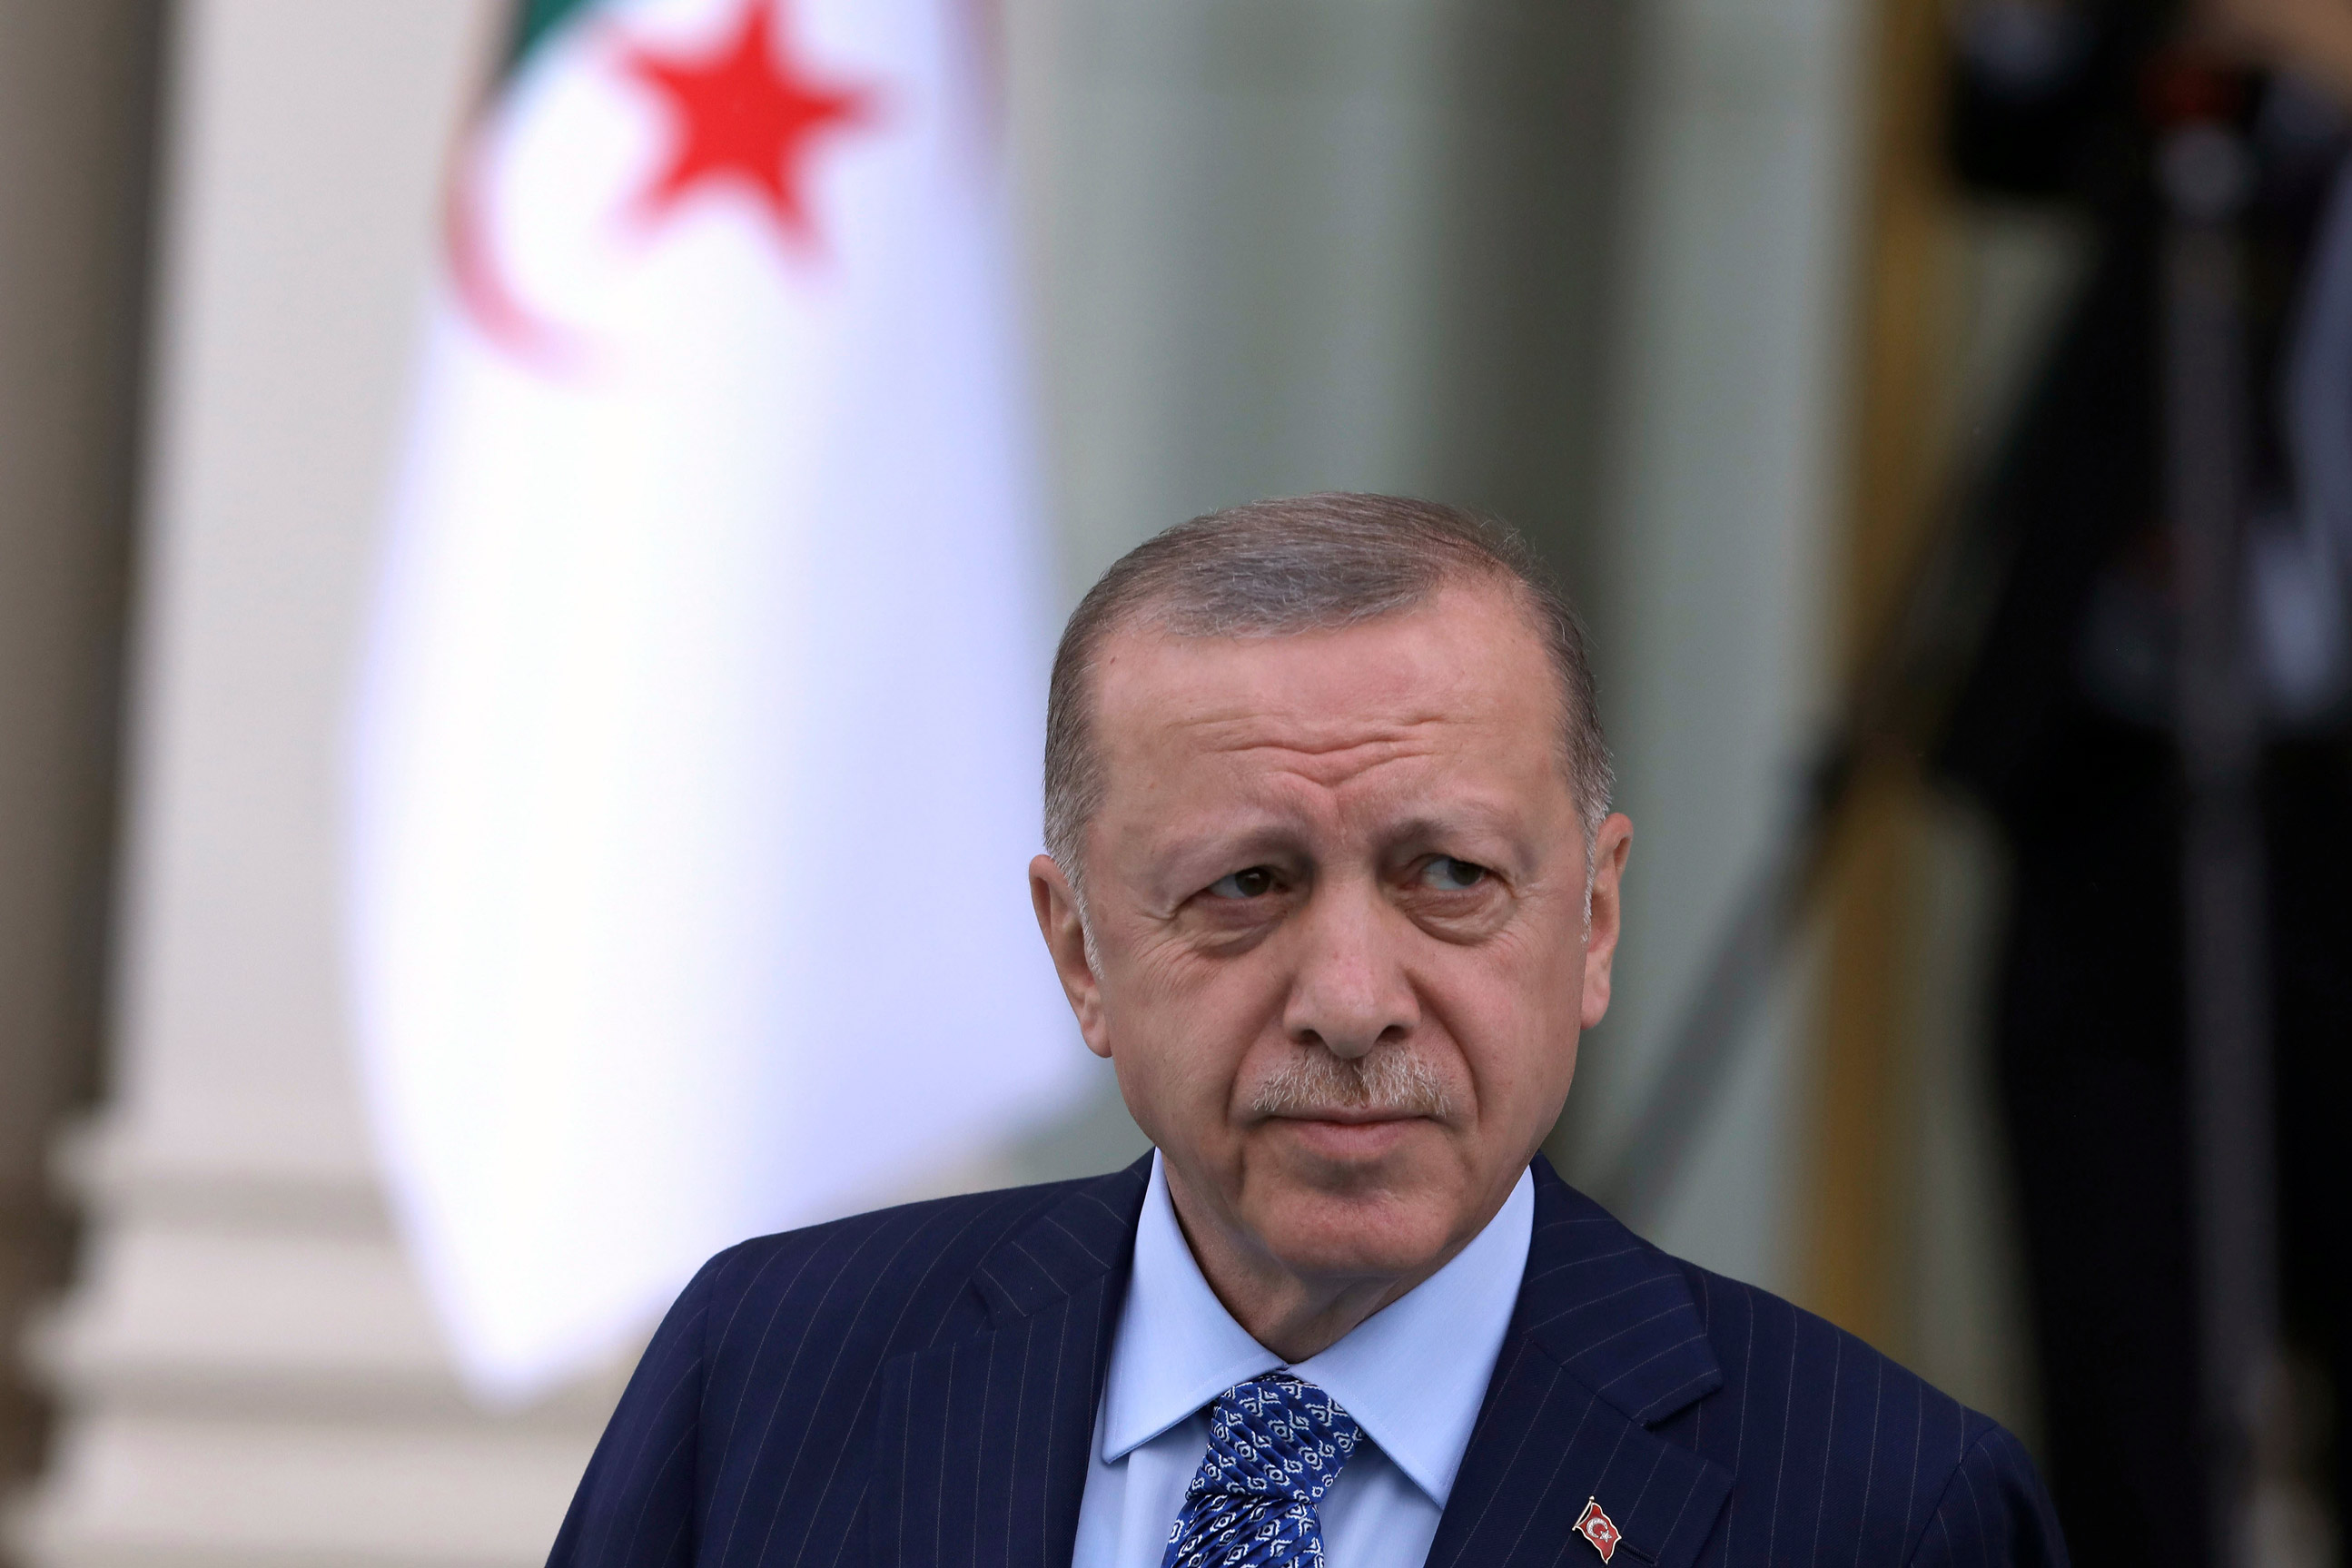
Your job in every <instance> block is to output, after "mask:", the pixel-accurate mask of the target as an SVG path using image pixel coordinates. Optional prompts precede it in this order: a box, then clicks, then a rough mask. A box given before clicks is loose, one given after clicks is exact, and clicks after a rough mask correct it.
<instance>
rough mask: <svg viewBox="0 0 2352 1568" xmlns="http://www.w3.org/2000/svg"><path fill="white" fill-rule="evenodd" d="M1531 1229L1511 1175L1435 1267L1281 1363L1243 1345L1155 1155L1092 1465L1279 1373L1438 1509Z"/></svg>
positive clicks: (1526, 1184) (1505, 1323)
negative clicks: (1315, 1390) (1492, 1204)
mask: <svg viewBox="0 0 2352 1568" xmlns="http://www.w3.org/2000/svg"><path fill="white" fill-rule="evenodd" d="M1534 1228H1535V1183H1534V1180H1533V1178H1531V1177H1530V1176H1528V1174H1527V1173H1526V1172H1524V1171H1522V1172H1520V1173H1519V1179H1518V1181H1517V1183H1516V1184H1515V1185H1514V1186H1512V1188H1511V1193H1510V1196H1509V1197H1507V1198H1506V1199H1504V1201H1503V1207H1502V1208H1501V1210H1500V1211H1499V1212H1498V1213H1496V1216H1495V1218H1493V1219H1491V1220H1489V1221H1488V1222H1487V1224H1486V1228H1485V1229H1484V1230H1481V1231H1480V1232H1479V1233H1478V1234H1477V1235H1476V1236H1475V1237H1474V1238H1473V1239H1471V1242H1470V1244H1469V1245H1468V1246H1467V1247H1465V1248H1464V1249H1462V1250H1461V1251H1460V1252H1458V1253H1456V1254H1455V1255H1454V1259H1453V1260H1452V1261H1451V1262H1449V1263H1447V1264H1446V1265H1445V1267H1444V1268H1443V1269H1440V1270H1438V1271H1437V1272H1436V1273H1434V1274H1433V1275H1431V1276H1430V1277H1429V1278H1428V1279H1426V1280H1424V1281H1422V1282H1421V1283H1420V1284H1419V1285H1417V1286H1415V1287H1414V1288H1413V1289H1412V1290H1411V1291H1407V1292H1406V1293H1405V1294H1404V1295H1402V1296H1401V1297H1399V1298H1398V1299H1397V1300H1396V1301H1391V1302H1390V1303H1389V1305H1387V1306H1386V1307H1384V1308H1382V1309H1381V1311H1380V1312H1375V1313H1374V1314H1372V1316H1370V1318H1367V1319H1366V1320H1364V1322H1362V1323H1360V1324H1359V1325H1358V1326H1357V1327H1356V1328H1355V1330H1354V1331H1353V1332H1352V1333H1349V1334H1348V1335H1347V1337H1345V1338H1344V1339H1342V1340H1340V1341H1339V1343H1337V1344H1335V1345H1333V1346H1331V1347H1330V1348H1329V1349H1328V1350H1326V1351H1324V1352H1323V1353H1322V1354H1319V1355H1316V1356H1312V1357H1309V1358H1308V1359H1307V1360H1306V1361H1302V1362H1299V1363H1297V1364H1291V1363H1287V1362H1285V1361H1284V1360H1283V1359H1282V1358H1281V1357H1280V1356H1278V1355H1276V1354H1274V1353H1273V1352H1272V1351H1270V1350H1268V1349H1266V1348H1265V1346H1264V1345H1262V1344H1260V1343H1257V1341H1255V1340H1254V1339H1252V1338H1251V1337H1250V1335H1249V1332H1248V1331H1247V1330H1245V1329H1244V1328H1243V1327H1242V1326H1241V1324H1239V1323H1238V1322H1234V1316H1233V1314H1232V1313H1231V1312H1227V1311H1225V1308H1224V1303H1223V1302H1222V1301H1218V1300H1217V1296H1216V1292H1215V1291H1212V1290H1210V1289H1209V1282H1208V1281H1207V1280H1205V1279H1203V1278H1202V1274H1201V1267H1200V1265H1199V1264H1198V1263H1197V1262H1195V1261H1194V1260H1193V1258H1192V1249H1191V1248H1190V1247H1188V1246H1187V1245H1185V1241H1184V1232H1183V1230H1182V1228H1181V1227H1179V1226H1178V1224H1177V1223H1176V1208H1175V1206H1174V1205H1173V1204H1172V1203H1171V1202H1170V1201H1169V1197H1168V1178H1167V1175H1166V1173H1165V1171H1164V1169H1163V1167H1162V1165H1161V1162H1160V1156H1159V1155H1156V1154H1155V1155H1153V1156H1152V1161H1151V1184H1150V1188H1149V1189H1148V1190H1147V1191H1146V1192H1145V1194H1144V1198H1143V1212H1142V1214H1141V1215H1140V1216H1139V1218H1138V1220H1137V1224H1136V1232H1135V1265H1134V1273H1133V1276H1132V1278H1131V1279H1130V1281H1129V1285H1128V1291H1127V1301H1126V1304H1125V1305H1124V1306H1123V1307H1122V1308H1121V1309H1120V1312H1119V1322H1118V1341H1117V1342H1116V1343H1115V1344H1114V1346H1113V1347H1112V1350H1111V1364H1110V1369H1109V1375H1108V1379H1107V1381H1106V1383H1105V1385H1104V1389H1103V1424H1102V1440H1103V1449H1102V1457H1103V1458H1104V1460H1105V1461H1106V1462H1116V1461H1117V1460H1119V1459H1122V1458H1126V1457H1127V1456H1128V1455H1129V1453H1131V1452H1133V1451H1134V1450H1135V1449H1137V1448H1140V1447H1142V1446H1143V1445H1144V1444H1145V1443H1148V1442H1150V1440H1151V1439H1152V1438H1154V1437H1158V1436H1160V1433H1162V1432H1165V1431H1166V1430H1168V1428H1170V1427H1173V1426H1175V1425H1176V1424H1177V1423H1178V1422H1180V1421H1182V1420H1183V1419H1185V1418H1186V1417H1187V1416H1191V1415H1192V1413H1193V1412H1194V1411H1195V1410H1198V1409H1199V1408H1201V1406H1203V1405H1206V1404H1207V1403H1208V1402H1209V1401H1210V1400H1212V1399H1213V1398H1215V1397H1216V1396H1218V1395H1219V1394H1222V1393H1223V1392H1224V1391H1225V1390H1226V1389H1228V1388H1230V1387H1232V1386H1233V1385H1234V1384H1236V1383H1239V1382H1241V1381H1243V1380H1244V1379H1245V1378H1250V1377H1255V1376H1257V1375H1259V1374H1261V1373H1265V1372H1273V1371H1287V1372H1293V1373H1296V1374H1297V1375H1298V1376H1300V1377H1302V1378H1305V1379H1306V1380H1307V1382H1309V1383H1312V1384H1314V1385H1316V1386H1318V1387H1319V1388H1321V1389H1323V1390H1324V1391H1325V1392H1326V1393H1328V1394H1329V1395H1330V1396H1331V1397H1332V1398H1334V1399H1336V1400H1338V1401H1339V1404H1340V1405H1341V1406H1344V1407H1345V1408H1346V1410H1347V1411H1348V1413H1349V1415H1350V1416H1354V1417H1355V1418H1356V1421H1357V1424H1358V1425H1360V1427H1363V1429H1364V1431H1365V1433H1366V1434H1367V1435H1368V1436H1369V1437H1370V1438H1371V1439H1372V1441H1373V1442H1375V1443H1377V1444H1379V1445H1380V1447H1381V1452H1383V1453H1385V1454H1387V1455H1388V1457H1389V1458H1391V1459H1392V1460H1394V1461H1395V1462H1396V1466H1397V1468H1398V1469H1401V1470H1402V1471H1404V1473H1405V1474H1406V1475H1407V1476H1409V1477H1411V1478H1412V1482H1413V1484H1414V1485H1415V1486H1418V1487H1419V1488H1420V1489H1421V1490H1423V1492H1424V1493H1426V1494H1427V1495H1428V1497H1429V1500H1431V1501H1432V1502H1433V1503H1435V1504H1436V1505H1437V1506H1438V1507H1440V1508H1444V1506H1445V1500H1446V1497H1447V1495H1448V1494H1449V1493H1450V1492H1451V1491H1452V1490H1454V1472H1455V1471H1456V1470H1458V1469H1461V1466H1462V1454H1463V1451H1464V1450H1465V1448H1468V1447H1469V1446H1470V1430H1471V1428H1472V1427H1474V1426H1475V1424H1476V1423H1477V1419H1478V1406H1479V1405H1480V1404H1481V1403H1482V1402H1483V1401H1484V1400H1485V1398H1486V1385H1487V1382H1488V1380H1489V1379H1491V1378H1492V1377H1493V1375H1494V1371H1495V1359H1496V1356H1497V1355H1499V1354H1501V1353H1502V1348H1503V1336H1504V1334H1505V1333H1506V1332H1507V1330H1508V1329H1509V1327H1510V1321H1511V1309H1512V1307H1513V1305H1514V1304H1515V1303H1516V1302H1517V1299H1518V1293H1519V1281H1520V1280H1521V1278H1522V1277H1523V1276H1524V1275H1525V1274H1526V1272H1527V1267H1528V1242H1529V1239H1530V1238H1531V1237H1532V1236H1533V1234H1534Z"/></svg>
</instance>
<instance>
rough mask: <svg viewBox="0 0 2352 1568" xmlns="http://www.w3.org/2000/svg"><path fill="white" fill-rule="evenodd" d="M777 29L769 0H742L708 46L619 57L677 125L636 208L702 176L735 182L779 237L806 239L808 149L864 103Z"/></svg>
mask: <svg viewBox="0 0 2352 1568" xmlns="http://www.w3.org/2000/svg"><path fill="white" fill-rule="evenodd" d="M779 32H780V29H778V28H777V27H776V26H775V7H774V6H772V5H770V4H769V0H749V4H747V5H745V6H744V7H743V11H742V15H741V16H740V18H739V19H738V20H737V22H736V25H735V28H734V32H733V35H732V36H731V37H729V38H728V39H727V40H726V41H724V42H723V43H721V44H720V45H719V48H718V49H717V50H716V52H713V53H709V54H699V55H694V56H686V57H681V56H677V55H668V54H657V53H655V52H654V51H652V50H650V49H646V48H644V47H638V48H635V49H633V50H631V51H630V52H629V53H628V54H627V55H626V56H625V57H624V58H623V59H622V62H621V63H622V66H623V67H624V68H625V69H626V70H627V71H628V72H629V74H630V75H632V76H634V77H635V78H636V79H637V80H639V81H641V82H643V83H645V84H646V86H647V87H649V88H652V89H654V90H655V91H656V92H658V93H660V94H661V95H662V97H663V99H664V100H665V101H666V102H667V106H668V108H669V110H670V113H671V118H672V119H673V120H675V121H676V123H677V141H676V142H675V143H674V144H673V145H672V146H671V148H670V155H669V162H668V165H667V167H666V168H665V169H663V171H662V172H661V173H660V174H659V175H657V176H656V178H655V180H654V182H653V183H651V184H650V185H648V186H647V187H646V190H645V193H643V194H642V195H641V196H639V197H638V199H637V203H636V205H637V208H638V210H639V212H640V213H642V214H644V215H646V216H647V217H658V216H660V215H662V214H665V213H667V212H668V211H669V210H670V209H671V208H673V207H675V206H676V205H677V204H678V203H679V202H680V201H681V200H683V199H684V198H685V197H686V196H687V195H688V193H691V192H692V191H694V190H696V189H697V188H698V187H700V186H702V185H705V184H709V183H730V182H731V183H740V184H744V185H748V186H750V187H751V191H752V193H754V194H755V195H756V196H757V197H758V198H759V199H760V201H761V203H762V204H764V205H765V206H766V207H767V208H768V210H769V211H770V212H772V214H774V215H775V219H776V222H777V224H778V225H779V226H781V227H782V230H783V232H784V235H785V238H786V239H787V240H789V241H790V242H791V243H793V244H794V245H797V246H803V247H804V248H810V249H814V247H815V246H816V244H817V234H816V225H815V224H814V222H813V221H812V220H811V218H810V216H809V211H808V204H807V192H806V186H805V181H806V178H807V162H808V158H809V154H810V152H811V149H812V147H813V146H814V143H815V142H816V141H817V140H818V139H819V138H821V137H823V136H825V135H828V134H832V133H835V132H838V131H845V130H849V129H851V128H853V127H856V126H859V125H864V124H867V123H870V122H871V120H872V119H873V105H872V102H871V95H870V93H869V92H867V91H866V89H861V88H855V87H845V86H842V85H839V84H835V83H830V82H825V81H822V80H819V79H818V78H814V77H813V76H811V75H809V74H808V73H807V72H806V71H805V70H804V69H803V67H802V64H801V62H800V61H799V60H798V59H797V58H795V57H793V52H792V50H791V48H790V47H788V45H787V41H786V40H784V39H783V38H782V37H779Z"/></svg>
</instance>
